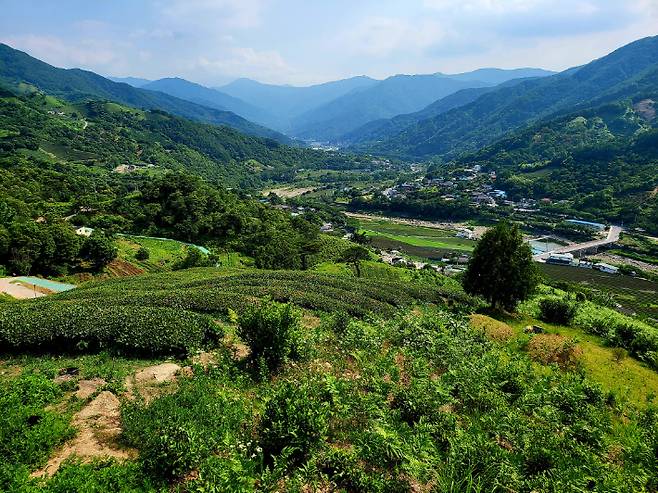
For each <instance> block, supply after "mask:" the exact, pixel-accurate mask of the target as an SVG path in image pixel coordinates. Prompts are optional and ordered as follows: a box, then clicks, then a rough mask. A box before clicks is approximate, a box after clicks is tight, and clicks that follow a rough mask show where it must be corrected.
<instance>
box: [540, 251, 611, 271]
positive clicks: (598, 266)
mask: <svg viewBox="0 0 658 493" xmlns="http://www.w3.org/2000/svg"><path fill="white" fill-rule="evenodd" d="M546 263H547V264H553V265H566V266H569V267H580V268H581V269H594V270H598V271H600V272H605V273H606V274H619V267H616V266H614V265H610V264H607V263H605V262H596V263H595V262H591V261H590V260H587V259H577V258H574V256H573V254H571V253H551V255H550V256H549V257H548V258H547V259H546Z"/></svg>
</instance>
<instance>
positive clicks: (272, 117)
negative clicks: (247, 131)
mask: <svg viewBox="0 0 658 493" xmlns="http://www.w3.org/2000/svg"><path fill="white" fill-rule="evenodd" d="M552 74H553V73H552V72H548V71H546V70H542V69H532V68H527V69H514V70H503V69H479V70H476V71H473V72H466V73H462V74H455V75H446V74H431V75H404V74H402V75H395V76H392V77H389V78H387V79H384V80H375V79H371V78H369V77H366V76H359V77H353V78H350V79H344V80H339V81H333V82H327V83H324V84H317V85H312V86H307V87H294V86H277V85H271V84H262V83H260V82H256V81H253V80H250V79H238V80H236V81H234V82H232V83H230V84H228V85H226V86H223V87H218V88H209V87H204V86H202V85H199V84H196V83H194V82H190V81H187V80H185V79H181V78H164V79H160V80H156V81H144V80H143V79H131V80H130V82H131V83H132V84H139V86H140V87H141V88H143V89H149V90H154V91H160V92H164V93H166V94H169V95H171V96H175V97H177V98H181V99H185V100H187V101H190V102H193V103H196V104H200V105H203V106H207V107H210V108H215V109H218V110H222V111H231V112H233V113H236V114H238V115H240V116H242V117H244V118H246V119H248V120H250V121H253V122H256V123H258V124H261V125H264V126H267V127H270V128H273V129H275V130H277V131H280V132H282V133H285V134H287V135H289V136H291V137H295V138H298V139H304V140H319V141H337V140H341V139H342V137H343V135H344V134H346V133H348V132H351V131H352V130H354V129H356V128H358V127H360V126H361V125H364V124H369V123H370V122H372V121H375V120H380V119H385V118H390V117H393V116H396V115H399V114H403V113H410V112H414V111H418V110H421V109H423V108H424V107H426V106H427V105H429V104H431V103H433V102H435V101H436V100H438V99H441V98H443V97H444V96H448V95H451V94H453V93H455V92H457V91H460V90H462V89H468V88H481V87H489V86H494V85H497V84H501V83H504V82H507V81H510V80H517V79H519V78H527V77H545V76H548V75H552ZM120 80H128V79H126V78H124V79H120Z"/></svg>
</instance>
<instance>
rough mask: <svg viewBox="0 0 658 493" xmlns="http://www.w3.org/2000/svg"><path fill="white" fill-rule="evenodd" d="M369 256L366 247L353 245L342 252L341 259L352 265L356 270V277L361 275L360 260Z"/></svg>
mask: <svg viewBox="0 0 658 493" xmlns="http://www.w3.org/2000/svg"><path fill="white" fill-rule="evenodd" d="M369 258H370V252H369V251H368V249H367V248H365V247H362V246H361V245H354V246H352V247H350V248H348V249H347V250H345V251H344V252H343V255H342V257H341V261H342V262H345V263H346V264H351V265H353V266H354V269H355V270H356V277H361V261H362V260H368V259H369Z"/></svg>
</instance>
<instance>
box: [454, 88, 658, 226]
mask: <svg viewBox="0 0 658 493" xmlns="http://www.w3.org/2000/svg"><path fill="white" fill-rule="evenodd" d="M652 111H653V102H652V100H650V99H645V100H640V101H635V103H634V104H633V102H630V101H629V102H624V103H615V104H608V105H604V106H600V107H598V108H595V109H591V110H587V111H581V112H578V113H572V114H569V115H567V116H564V117H560V118H557V119H554V120H550V121H547V122H544V123H541V124H538V125H535V126H532V127H530V128H528V129H527V130H523V131H520V132H516V133H512V134H511V135H510V136H509V137H506V138H505V139H502V140H501V141H499V142H497V143H495V144H493V145H491V146H489V147H486V148H484V149H482V150H481V151H479V152H477V153H473V154H466V155H464V156H462V157H461V158H460V159H459V160H457V163H458V165H468V166H471V165H475V164H479V165H481V166H483V167H484V168H486V169H488V170H495V171H497V172H498V173H499V176H498V178H497V180H496V186H498V187H501V188H503V189H504V190H506V191H507V192H508V194H509V195H510V196H511V197H512V198H517V199H518V198H521V197H534V198H536V199H541V198H545V197H548V198H550V199H551V200H553V201H556V202H557V201H567V203H565V204H563V205H561V206H560V207H562V208H563V209H564V210H565V211H571V213H572V214H583V213H585V214H591V215H592V217H598V218H607V219H608V220H610V221H614V222H618V223H622V222H623V223H625V224H629V225H636V226H638V227H644V228H645V229H648V230H650V231H652V232H658V229H656V228H658V226H657V225H658V221H656V219H658V200H656V194H655V193H654V189H655V188H656V187H658V174H657V173H656V169H658V154H657V153H656V151H657V150H658V130H657V129H656V124H657V123H658V120H656V118H655V117H654V116H653V113H652ZM556 207H557V206H556Z"/></svg>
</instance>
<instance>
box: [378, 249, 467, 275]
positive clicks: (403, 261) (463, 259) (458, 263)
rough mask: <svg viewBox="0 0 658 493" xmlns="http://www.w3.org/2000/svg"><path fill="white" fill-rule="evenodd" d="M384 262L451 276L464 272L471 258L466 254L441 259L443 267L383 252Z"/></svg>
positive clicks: (393, 252)
mask: <svg viewBox="0 0 658 493" xmlns="http://www.w3.org/2000/svg"><path fill="white" fill-rule="evenodd" d="M379 255H380V257H381V260H382V262H384V263H385V264H389V265H393V266H395V267H405V268H407V269H416V270H421V269H432V270H434V271H436V272H440V273H441V274H445V275H451V274H456V273H458V272H463V271H464V269H465V268H466V265H467V264H468V261H469V260H470V256H469V255H466V254H461V255H456V256H453V257H445V258H442V259H441V265H438V264H432V263H429V262H420V261H417V260H411V259H408V258H406V257H404V256H403V255H402V253H400V252H399V251H398V250H390V251H389V250H382V251H380V252H379Z"/></svg>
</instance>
